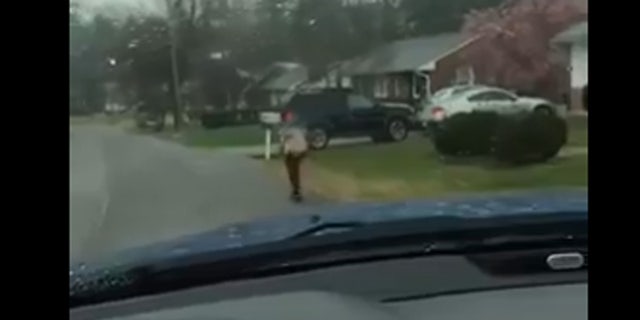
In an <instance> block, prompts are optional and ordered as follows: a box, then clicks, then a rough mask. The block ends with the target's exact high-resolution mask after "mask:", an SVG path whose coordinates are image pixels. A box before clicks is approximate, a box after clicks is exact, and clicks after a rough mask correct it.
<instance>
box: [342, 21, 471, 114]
mask: <svg viewBox="0 0 640 320" xmlns="http://www.w3.org/2000/svg"><path fill="white" fill-rule="evenodd" d="M481 39H482V38H481V37H475V38H469V37H465V36H463V35H462V34H458V33H446V34H440V35H436V36H429V37H419V38H412V39H406V40H400V41H395V42H392V43H389V44H387V45H384V46H382V47H379V48H377V49H374V50H372V51H371V52H369V53H367V54H365V55H363V56H360V57H357V58H355V59H353V60H351V61H348V62H346V63H344V64H343V65H342V68H341V72H342V74H343V76H347V77H350V78H351V81H350V82H351V86H352V88H353V90H354V91H356V92H358V93H361V94H363V95H365V96H368V97H371V98H374V99H376V100H378V101H380V102H383V103H401V104H407V105H411V106H416V105H417V104H418V103H419V102H420V101H421V100H423V99H426V98H429V97H430V96H431V94H432V93H433V92H435V91H437V90H439V89H441V88H443V87H447V86H450V85H453V84H460V83H473V82H475V81H476V75H475V73H474V68H473V67H472V66H470V65H469V64H467V63H466V62H465V60H464V59H463V55H464V52H465V50H466V49H467V48H469V47H470V46H472V45H474V43H477V41H481Z"/></svg>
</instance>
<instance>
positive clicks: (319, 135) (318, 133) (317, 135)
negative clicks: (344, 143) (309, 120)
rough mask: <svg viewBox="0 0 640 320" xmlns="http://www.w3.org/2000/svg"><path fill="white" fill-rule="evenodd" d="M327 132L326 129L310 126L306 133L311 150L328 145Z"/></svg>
mask: <svg viewBox="0 0 640 320" xmlns="http://www.w3.org/2000/svg"><path fill="white" fill-rule="evenodd" d="M329 139H330V138H329V133H328V132H327V130H325V129H323V128H320V127H315V128H311V129H310V130H309V132H308V133H307V141H308V143H309V147H310V148H311V149H313V150H321V149H324V148H326V147H327V145H329Z"/></svg>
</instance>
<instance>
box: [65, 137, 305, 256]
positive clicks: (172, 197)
mask: <svg viewBox="0 0 640 320" xmlns="http://www.w3.org/2000/svg"><path fill="white" fill-rule="evenodd" d="M69 134H70V145H71V147H70V177H69V179H70V204H71V205H70V219H69V225H70V229H71V230H70V239H69V240H70V241H69V243H70V251H71V256H70V259H71V261H73V262H78V261H91V260H92V259H95V258H104V257H105V256H108V255H109V254H112V253H115V252H116V251H118V250H121V249H125V248H129V247H134V246H139V245H144V244H148V243H152V242H155V241H161V240H167V239H171V238H175V237H179V236H182V235H187V234H193V233H196V232H201V231H207V230H211V229H212V228H216V227H219V226H221V225H224V224H229V223H234V222H240V221H246V220H250V219H255V218H259V217H266V216H269V215H274V214H279V213H291V212H295V211H296V210H297V211H301V210H303V208H300V207H299V205H295V204H292V203H291V202H290V201H289V200H288V198H287V196H288V186H287V185H286V184H285V183H284V181H281V180H280V179H278V178H276V177H275V176H274V175H272V174H271V173H269V172H267V171H266V169H265V166H264V164H262V163H260V162H259V161H256V160H252V159H249V158H248V157H246V156H244V155H241V154H237V153H235V152H222V151H219V152H215V151H207V150H199V149H190V148H186V147H184V146H181V145H178V144H174V143H170V142H165V141H161V140H159V139H156V138H152V137H147V136H138V135H131V134H126V133H124V132H122V131H120V130H118V129H114V128H110V127H106V126H104V127H102V126H76V127H73V128H72V129H71V130H70V131H69ZM312 202H313V201H312ZM311 205H313V203H311V204H307V206H311Z"/></svg>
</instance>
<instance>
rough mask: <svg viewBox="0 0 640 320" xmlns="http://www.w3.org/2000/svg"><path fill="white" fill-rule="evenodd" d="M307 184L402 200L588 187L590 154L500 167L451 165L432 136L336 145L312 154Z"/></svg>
mask: <svg viewBox="0 0 640 320" xmlns="http://www.w3.org/2000/svg"><path fill="white" fill-rule="evenodd" d="M306 165H307V167H306V168H305V169H304V170H305V174H306V175H307V177H306V188H307V189H309V190H311V191H312V192H314V193H318V194H319V195H321V196H324V197H326V198H329V199H336V200H360V199H402V198H412V197H424V196H436V195H445V194H451V193H467V192H477V191H503V190H513V189H530V188H546V187H584V186H586V185H587V156H586V155H584V154H582V155H572V156H567V157H559V158H556V159H553V160H551V161H549V162H547V163H544V164H538V165H532V166H526V167H515V168H513V167H510V168H506V167H500V166H497V165H495V164H493V163H491V162H488V161H484V163H483V162H482V161H480V162H478V161H467V162H466V163H451V162H447V161H446V160H443V159H441V158H440V157H439V155H438V154H437V153H436V152H435V151H434V150H433V149H432V147H431V145H430V144H429V142H428V141H427V140H426V139H418V138H416V139H412V140H410V141H406V142H404V143H396V144H387V145H366V146H358V147H350V148H334V149H329V150H325V151H323V152H317V153H315V154H313V155H312V157H311V160H310V161H309V163H307V164H306Z"/></svg>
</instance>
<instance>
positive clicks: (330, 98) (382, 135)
mask: <svg viewBox="0 0 640 320" xmlns="http://www.w3.org/2000/svg"><path fill="white" fill-rule="evenodd" d="M282 115H283V119H291V117H293V118H294V119H296V121H299V122H301V123H303V124H304V125H305V126H306V127H307V129H308V139H309V145H310V147H311V148H312V149H316V150H317V149H323V148H325V147H326V146H327V144H329V140H330V139H331V138H334V137H357V136H369V137H371V138H372V139H373V141H374V142H386V141H402V140H404V139H405V138H406V137H407V134H408V132H409V130H410V128H411V127H412V123H413V121H411V119H412V116H413V112H412V110H411V109H409V108H400V107H398V108H395V107H387V106H382V105H379V104H376V103H374V102H372V101H371V100H369V99H367V98H365V97H364V96H361V95H357V94H353V93H350V92H349V91H344V90H324V91H320V92H306V93H298V94H296V95H295V96H294V97H293V98H292V99H291V100H290V101H289V103H288V104H287V105H286V106H285V108H284V110H283V114H282Z"/></svg>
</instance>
